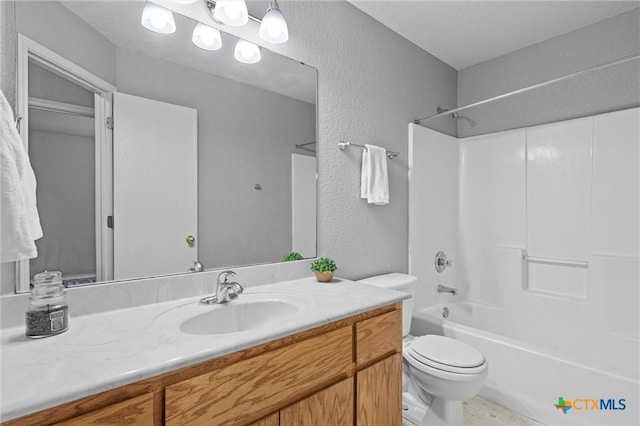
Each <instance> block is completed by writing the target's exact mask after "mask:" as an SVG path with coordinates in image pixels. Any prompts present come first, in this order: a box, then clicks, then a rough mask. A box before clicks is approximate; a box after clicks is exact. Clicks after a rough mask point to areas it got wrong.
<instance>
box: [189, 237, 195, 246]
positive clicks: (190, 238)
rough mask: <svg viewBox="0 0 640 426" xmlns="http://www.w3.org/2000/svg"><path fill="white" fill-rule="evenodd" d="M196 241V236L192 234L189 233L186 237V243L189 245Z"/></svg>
mask: <svg viewBox="0 0 640 426" xmlns="http://www.w3.org/2000/svg"><path fill="white" fill-rule="evenodd" d="M195 243H196V237H194V236H193V235H189V236H188V237H187V244H189V245H190V246H192V245H194V244H195Z"/></svg>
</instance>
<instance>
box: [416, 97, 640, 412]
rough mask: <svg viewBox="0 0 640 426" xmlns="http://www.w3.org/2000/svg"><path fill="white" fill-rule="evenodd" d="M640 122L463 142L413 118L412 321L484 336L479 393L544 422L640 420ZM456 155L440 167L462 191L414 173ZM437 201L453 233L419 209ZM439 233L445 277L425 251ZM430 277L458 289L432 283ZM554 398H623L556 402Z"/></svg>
mask: <svg viewBox="0 0 640 426" xmlns="http://www.w3.org/2000/svg"><path fill="white" fill-rule="evenodd" d="M639 121H640V119H639V110H638V108H633V109H627V110H622V111H617V112H613V113H607V114H600V115H596V116H591V117H585V118H579V119H575V120H568V121H562V122H557V123H552V124H545V125H541V126H535V127H530V128H523V129H517V130H511V131H505V132H499V133H493V134H488V135H482V136H475V137H471V138H466V139H459V140H458V139H455V138H452V137H449V136H445V135H442V134H440V133H437V132H434V131H431V130H428V129H424V128H421V127H418V126H414V125H411V128H410V134H411V137H410V151H411V154H410V155H411V164H410V170H411V172H410V175H411V177H410V182H411V189H410V200H411V201H410V203H411V204H410V205H411V207H410V212H411V218H410V234H411V242H410V245H411V249H410V258H411V272H412V273H414V274H416V275H417V276H418V277H419V278H420V283H419V287H421V289H420V290H419V291H421V293H422V298H421V299H420V300H418V304H417V306H416V311H415V316H416V318H415V319H416V321H414V322H415V326H414V330H412V331H413V332H414V333H415V334H425V333H431V332H439V333H441V334H445V335H452V336H454V337H456V338H460V339H462V340H466V341H468V342H469V343H471V344H473V345H474V346H476V347H478V349H479V350H481V351H482V352H483V353H485V356H487V358H488V360H489V365H490V372H489V378H488V381H487V386H486V387H485V388H484V390H483V391H482V392H481V394H482V395H484V396H487V397H488V398H490V399H493V400H496V401H497V402H500V403H502V404H503V405H506V406H508V407H509V408H513V409H516V410H518V411H520V412H523V413H524V414H527V415H529V416H531V417H533V418H535V419H537V420H540V421H543V422H545V423H554V424H576V423H579V424H637V423H638V422H639V421H640V419H639V417H638V416H639V410H640V407H639V406H638V398H639V392H638V377H639V372H638V359H639V350H638V348H639V338H638V328H639V316H638V301H639V285H638V283H639V282H640V277H639V272H638V271H639V268H640V264H639V261H638V259H639V258H638V256H639V250H638V245H639V232H640V230H639V223H638V222H639V221H638V217H640V208H639V204H640V201H639V194H640V175H639V162H640V150H639V141H640V135H639V130H638V129H639V128H640V123H639ZM446 144H449V146H447V145H446ZM451 144H453V146H455V149H453V148H451ZM443 156H445V157H447V156H448V157H449V158H443ZM454 156H455V160H457V164H456V165H457V167H453V170H451V169H448V170H440V171H439V172H440V173H446V175H445V176H442V175H440V176H441V178H442V177H444V179H443V180H446V181H447V182H449V181H451V180H453V181H454V182H456V183H457V199H454V197H453V196H452V195H451V194H448V193H445V194H443V193H438V192H437V191H433V190H432V188H429V185H432V183H426V185H427V186H426V187H425V185H423V181H421V178H424V176H425V174H428V173H429V172H427V171H425V170H426V169H432V170H433V169H437V168H438V167H442V166H441V164H443V163H447V164H453V163H454ZM431 173H433V171H432V172H431ZM449 185H450V184H449ZM449 192H450V191H449ZM433 206H440V210H445V211H447V212H448V216H449V219H444V220H448V221H449V222H452V223H453V222H455V225H457V229H456V233H453V237H451V234H450V235H449V236H448V239H447V236H446V235H438V231H437V230H435V229H434V228H435V226H438V227H440V228H442V227H443V226H444V227H446V226H447V224H444V225H443V224H442V223H438V224H437V225H428V224H425V223H423V222H424V221H422V220H421V217H423V216H422V215H424V214H425V213H424V212H426V211H427V210H428V209H429V208H430V207H431V208H433ZM452 209H453V211H452ZM452 223H450V224H449V226H451V225H452ZM425 238H427V239H429V240H430V241H429V242H428V243H424V242H422V241H421V240H423V239H425ZM451 239H454V240H455V242H453V243H452V241H451ZM452 244H453V245H455V246H452ZM443 245H449V247H450V248H449V250H450V251H452V253H453V256H452V257H454V262H455V263H454V268H453V269H454V270H455V271H452V272H451V273H450V274H449V275H448V276H447V275H446V273H445V274H437V273H435V271H431V269H433V266H432V265H431V264H428V263H429V262H425V261H424V259H429V258H430V257H432V256H433V255H434V254H435V253H436V251H437V250H436V249H437V248H438V247H441V246H443ZM438 249H439V248H438ZM447 254H449V253H447ZM447 272H448V271H447ZM438 284H445V285H453V287H458V288H459V289H460V296H459V297H451V296H449V295H445V296H443V295H438V294H437V293H436V287H437V285H438ZM454 300H455V301H457V302H454V303H453V304H452V302H453V301H454ZM443 306H448V307H449V308H450V310H451V312H452V315H451V316H450V317H449V318H448V319H446V320H445V319H442V318H441V317H439V314H440V311H441V310H442V307H443ZM457 323H462V324H465V325H464V326H463V329H465V327H466V328H467V329H468V330H467V329H465V330H464V332H463V331H461V329H457V331H453V330H454V328H455V326H456V325H457ZM452 327H453V328H452ZM474 329H476V330H475V331H478V333H475V332H473V330H474ZM470 330H471V331H470ZM559 397H563V399H564V400H567V401H569V400H574V399H579V398H589V399H604V400H609V399H614V400H616V401H619V400H621V399H624V400H625V407H624V409H620V406H617V408H618V409H617V410H612V409H609V410H595V409H593V410H586V409H585V410H578V409H577V408H579V406H576V407H575V408H574V409H573V411H571V410H569V411H568V412H567V413H564V412H563V411H562V410H559V409H557V408H556V407H555V406H554V404H556V403H557V401H558V398H559Z"/></svg>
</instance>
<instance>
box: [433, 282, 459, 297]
mask: <svg viewBox="0 0 640 426" xmlns="http://www.w3.org/2000/svg"><path fill="white" fill-rule="evenodd" d="M457 292H458V289H457V288H452V287H447V286H446V285H442V284H438V293H451V294H453V295H454V296H455V295H456V293H457Z"/></svg>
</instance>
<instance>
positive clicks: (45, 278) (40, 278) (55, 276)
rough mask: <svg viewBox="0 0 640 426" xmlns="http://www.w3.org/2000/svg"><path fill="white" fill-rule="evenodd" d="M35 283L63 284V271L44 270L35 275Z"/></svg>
mask: <svg viewBox="0 0 640 426" xmlns="http://www.w3.org/2000/svg"><path fill="white" fill-rule="evenodd" d="M33 283H34V284H35V285H37V284H62V272H60V271H44V272H40V273H39V274H35V275H34V276H33Z"/></svg>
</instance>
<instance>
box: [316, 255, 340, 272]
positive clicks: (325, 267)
mask: <svg viewBox="0 0 640 426" xmlns="http://www.w3.org/2000/svg"><path fill="white" fill-rule="evenodd" d="M336 269H338V267H337V266H336V262H334V261H333V259H330V258H328V257H321V258H320V259H316V260H314V261H313V263H311V270H312V271H313V272H333V271H335V270H336Z"/></svg>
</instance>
